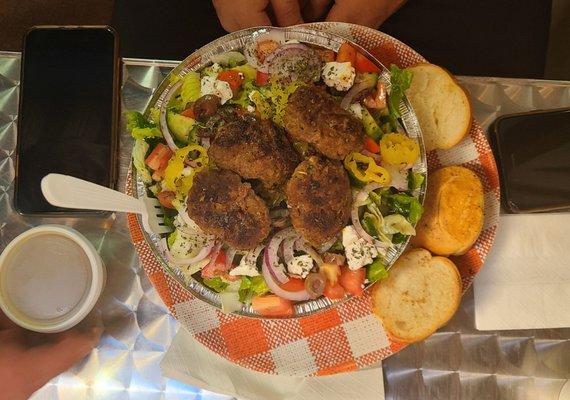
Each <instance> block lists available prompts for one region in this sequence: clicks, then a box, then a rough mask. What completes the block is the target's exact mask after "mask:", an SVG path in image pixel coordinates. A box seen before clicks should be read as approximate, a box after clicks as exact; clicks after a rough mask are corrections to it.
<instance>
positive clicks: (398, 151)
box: [380, 133, 420, 166]
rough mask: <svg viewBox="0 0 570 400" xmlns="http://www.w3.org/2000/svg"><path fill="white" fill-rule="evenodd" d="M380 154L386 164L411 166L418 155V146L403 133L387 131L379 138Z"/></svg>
mask: <svg viewBox="0 0 570 400" xmlns="http://www.w3.org/2000/svg"><path fill="white" fill-rule="evenodd" d="M380 154H381V155H382V160H383V161H386V162H387V163H388V164H392V165H400V164H406V165H408V166H411V165H413V164H414V163H415V162H416V160H417V159H418V157H419V156H420V146H419V145H418V143H417V142H416V141H415V140H413V139H410V138H409V137H408V136H406V135H404V134H403V133H388V134H386V135H384V136H382V139H380Z"/></svg>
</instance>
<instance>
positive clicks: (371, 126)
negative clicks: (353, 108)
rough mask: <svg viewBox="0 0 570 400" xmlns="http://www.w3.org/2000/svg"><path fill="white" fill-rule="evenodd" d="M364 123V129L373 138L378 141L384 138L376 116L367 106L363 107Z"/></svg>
mask: <svg viewBox="0 0 570 400" xmlns="http://www.w3.org/2000/svg"><path fill="white" fill-rule="evenodd" d="M362 125H364V131H365V132H366V134H367V135H368V136H370V137H371V138H372V139H374V140H376V141H378V140H380V138H382V129H381V128H380V127H379V126H378V124H377V123H376V121H375V120H374V117H373V116H372V114H370V112H369V111H368V110H367V109H366V107H362Z"/></svg>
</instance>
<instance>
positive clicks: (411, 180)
mask: <svg viewBox="0 0 570 400" xmlns="http://www.w3.org/2000/svg"><path fill="white" fill-rule="evenodd" d="M424 179H425V178H424V176H423V175H422V174H420V173H419V172H414V171H412V170H410V171H409V172H408V189H410V190H416V189H419V188H420V187H421V186H422V183H424Z"/></svg>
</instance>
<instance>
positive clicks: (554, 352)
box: [0, 52, 570, 400]
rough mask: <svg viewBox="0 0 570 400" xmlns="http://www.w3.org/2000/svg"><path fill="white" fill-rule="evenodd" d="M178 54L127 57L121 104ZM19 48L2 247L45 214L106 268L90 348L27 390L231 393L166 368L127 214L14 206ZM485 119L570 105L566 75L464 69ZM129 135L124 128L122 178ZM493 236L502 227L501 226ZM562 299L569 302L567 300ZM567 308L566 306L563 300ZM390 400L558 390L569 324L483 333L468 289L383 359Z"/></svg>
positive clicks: (162, 311) (164, 344)
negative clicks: (453, 310)
mask: <svg viewBox="0 0 570 400" xmlns="http://www.w3.org/2000/svg"><path fill="white" fill-rule="evenodd" d="M175 65H176V63H175V62H167V61H149V60H133V59H126V60H124V67H123V86H122V108H123V110H127V109H128V110H143V109H144V107H145V105H146V103H147V101H148V100H149V99H150V97H151V95H152V93H153V90H154V89H155V88H156V87H157V86H158V84H159V83H160V81H161V80H162V79H163V77H164V76H165V75H166V74H167V73H168V71H170V69H171V68H172V67H173V66H175ZM19 72H20V56H19V54H18V53H6V52H0V249H3V248H4V247H5V246H6V244H7V243H8V242H9V241H10V240H11V239H13V238H14V237H15V236H16V235H18V234H19V233H21V232H22V231H24V230H26V229H28V228H30V227H32V226H35V225H38V224H41V223H47V222H50V223H61V224H67V225H70V226H74V227H76V228H77V229H79V230H80V231H81V232H83V233H84V234H85V235H86V236H87V237H88V238H89V239H91V240H92V241H93V242H94V243H95V244H96V246H97V248H98V249H99V250H100V252H101V255H102V257H103V259H104V261H105V263H106V265H107V270H108V274H109V275H108V276H109V277H108V285H107V287H106V289H105V291H104V293H103V296H102V299H101V301H100V302H99V304H98V307H97V309H96V310H95V312H94V313H92V315H91V316H90V318H93V319H99V320H100V321H101V322H102V324H103V325H104V326H105V333H104V335H103V337H102V340H101V342H100V343H99V345H98V346H97V348H96V349H95V350H94V351H93V352H92V353H91V355H90V356H89V357H88V358H86V359H85V360H84V361H82V362H81V363H80V364H78V365H76V366H75V367H73V368H72V369H71V370H69V371H67V372H66V373H64V374H61V375H60V376H58V377H56V378H54V379H53V380H52V381H51V382H50V383H48V384H47V385H46V386H45V387H44V388H42V389H41V390H39V391H38V392H37V393H36V394H35V395H34V397H33V398H34V399H83V398H92V399H204V400H214V399H228V397H227V396H222V395H218V394H215V393H211V392H208V391H204V390H201V389H199V388H194V387H191V386H188V385H184V384H181V383H179V382H177V381H174V380H171V379H167V378H165V377H163V376H162V374H161V372H160V368H159V363H160V360H161V359H162V357H163V355H164V353H165V352H166V350H167V349H168V346H169V343H170V342H171V340H172V338H173V336H174V335H175V333H176V330H177V329H178V323H177V321H176V320H175V319H174V318H173V317H172V316H171V315H169V314H168V310H167V308H166V307H165V306H164V304H163V303H162V301H161V300H160V298H159V297H158V294H157V292H156V291H155V290H154V288H153V287H152V286H151V285H150V283H149V281H148V279H147V277H146V276H145V274H144V271H143V270H142V269H141V267H140V264H139V262H138V259H137V256H136V254H135V252H134V249H133V246H132V245H131V242H130V237H129V233H128V230H127V227H126V220H125V218H124V216H123V215H116V216H110V217H108V218H104V219H93V218H89V219H53V218H52V219H47V218H24V217H21V216H19V215H18V214H16V213H15V212H14V210H13V208H12V198H11V196H12V191H13V180H14V166H13V160H14V149H15V144H16V118H17V109H18V107H17V105H18V85H19ZM460 81H461V83H462V84H463V85H464V86H465V87H466V88H467V90H468V91H469V92H470V93H471V96H472V100H473V108H474V111H475V116H476V118H477V119H478V120H479V122H480V123H481V124H482V125H483V127H484V128H487V127H488V126H489V124H490V123H491V122H492V121H493V120H494V119H495V118H496V117H497V116H499V115H502V114H506V113H511V112H519V111H526V110H532V109H541V108H542V109H546V108H559V107H570V82H554V81H538V80H521V79H499V78H473V77H460ZM130 146H131V140H130V138H129V136H128V135H127V134H126V132H125V131H124V126H123V129H122V135H121V156H120V172H121V174H120V179H119V183H118V187H120V188H122V187H123V186H124V179H125V173H126V170H127V168H128V165H129V162H130ZM499 234H500V233H499ZM569 306H570V305H569ZM569 308H570V307H569ZM383 367H384V381H385V387H386V398H387V399H398V400H400V399H401V400H403V399H406V400H408V399H410V400H417V399H477V400H480V399H490V400H491V399H529V400H531V399H532V400H537V399H553V400H554V399H558V394H559V392H560V388H561V387H562V385H563V384H564V383H565V381H566V380H567V379H570V329H555V330H519V331H502V332H480V331H477V330H476V329H475V327H474V309H473V293H472V291H469V292H468V293H467V294H466V295H465V297H464V299H463V302H462V304H461V308H460V310H459V311H458V313H457V315H456V316H455V317H454V318H453V320H452V321H451V322H450V323H449V324H448V325H447V326H446V327H445V328H443V329H442V330H440V331H439V332H437V333H436V334H434V335H433V336H432V337H430V338H429V339H427V340H426V341H424V342H422V343H418V344H415V345H413V346H410V347H408V348H407V349H405V350H403V351H402V352H400V353H398V354H396V355H394V356H392V357H390V358H388V359H387V360H385V361H384V364H383Z"/></svg>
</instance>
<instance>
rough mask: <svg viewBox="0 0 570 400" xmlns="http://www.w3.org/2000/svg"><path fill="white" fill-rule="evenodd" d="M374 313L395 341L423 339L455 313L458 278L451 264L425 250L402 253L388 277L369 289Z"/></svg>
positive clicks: (459, 291) (457, 305) (445, 259)
mask: <svg viewBox="0 0 570 400" xmlns="http://www.w3.org/2000/svg"><path fill="white" fill-rule="evenodd" d="M372 299H373V303H374V312H375V314H376V315H377V316H378V318H380V320H381V321H382V324H383V326H384V329H385V330H386V332H387V334H388V335H389V336H390V337H391V338H392V339H393V340H396V341H398V342H403V343H412V342H418V341H420V340H423V339H425V338H426V337H428V336H429V335H431V334H432V333H434V332H435V331H436V330H437V329H439V328H440V327H441V326H443V325H445V324H446V323H447V322H448V321H449V320H450V319H451V317H452V316H453V314H455V311H457V308H458V307H459V303H460V301H461V276H460V275H459V272H458V271H457V268H456V266H455V264H453V262H451V261H450V260H449V259H447V258H445V257H432V256H431V254H430V253H429V251H427V250H425V249H420V248H417V249H412V250H410V251H408V252H406V253H404V254H403V255H402V256H401V257H400V258H399V259H398V260H397V261H396V263H394V265H393V266H392V268H390V274H389V276H388V278H386V279H383V280H381V281H380V282H379V283H377V284H376V286H375V287H374V288H373V290H372Z"/></svg>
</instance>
